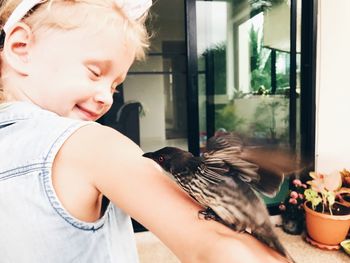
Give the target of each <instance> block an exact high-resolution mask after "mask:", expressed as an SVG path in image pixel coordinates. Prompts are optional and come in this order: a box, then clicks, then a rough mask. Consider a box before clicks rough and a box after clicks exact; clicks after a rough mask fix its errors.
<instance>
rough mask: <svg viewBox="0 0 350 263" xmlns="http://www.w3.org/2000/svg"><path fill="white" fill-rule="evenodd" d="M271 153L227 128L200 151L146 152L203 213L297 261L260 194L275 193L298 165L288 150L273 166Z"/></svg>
mask: <svg viewBox="0 0 350 263" xmlns="http://www.w3.org/2000/svg"><path fill="white" fill-rule="evenodd" d="M272 152H273V151H272V150H266V151H265V152H264V150H263V148H262V147H254V146H253V147H246V146H244V144H243V141H242V139H241V138H240V137H238V136H237V135H235V134H232V133H228V134H221V135H219V136H213V137H211V138H210V139H209V140H208V142H207V149H206V151H205V152H204V153H203V154H202V155H201V156H194V155H193V154H192V153H190V152H188V151H185V150H182V149H180V148H176V147H170V146H167V147H164V148H161V149H159V150H157V151H154V152H146V153H144V154H143V156H144V157H146V158H150V159H152V160H154V161H155V162H156V163H158V164H159V165H160V166H161V167H162V168H163V169H164V170H165V171H166V172H168V173H170V174H171V175H172V177H173V178H174V179H175V181H176V182H177V183H178V185H179V186H180V187H181V188H182V189H183V190H184V191H185V192H186V193H187V194H188V195H189V196H190V197H192V198H193V199H194V200H195V201H196V202H197V203H199V204H200V205H201V206H202V207H203V210H201V211H199V214H198V215H199V217H200V218H204V219H207V220H209V219H213V220H216V221H218V222H219V223H221V224H224V225H226V226H227V227H229V228H231V229H233V230H234V231H237V232H249V233H250V234H251V235H253V236H254V237H255V238H257V239H258V240H260V241H261V242H263V243H265V244H267V245H268V246H269V247H271V248H273V249H274V250H276V251H277V252H279V253H280V254H281V255H282V256H284V257H285V258H286V259H287V260H289V261H291V262H295V261H294V260H293V258H292V257H291V256H290V254H289V253H288V251H287V250H286V249H285V248H284V246H283V245H282V244H281V242H280V240H279V239H278V236H277V235H276V234H275V232H274V230H273V225H272V223H271V221H270V216H269V212H268V210H267V208H266V205H265V203H264V202H263V201H262V199H261V197H260V196H259V195H258V194H257V192H260V193H262V194H264V195H266V196H270V197H272V196H275V195H276V193H277V192H278V191H279V189H280V186H281V184H282V182H283V180H284V175H283V170H288V172H290V171H291V170H293V169H295V167H294V165H293V163H294V162H293V158H291V157H292V154H290V153H289V152H288V151H286V152H285V156H282V157H281V156H279V160H278V161H279V162H281V161H284V164H280V165H274V162H273V161H272V159H273V158H271V156H270V155H272ZM286 153H288V154H286ZM279 154H280V152H279ZM269 160H270V161H271V162H272V164H270V163H269Z"/></svg>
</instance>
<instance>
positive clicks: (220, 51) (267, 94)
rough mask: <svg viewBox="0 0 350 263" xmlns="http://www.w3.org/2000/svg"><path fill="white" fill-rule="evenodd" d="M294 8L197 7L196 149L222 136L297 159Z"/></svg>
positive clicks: (235, 3) (238, 2) (238, 0)
mask: <svg viewBox="0 0 350 263" xmlns="http://www.w3.org/2000/svg"><path fill="white" fill-rule="evenodd" d="M300 2H301V1H299V4H298V3H297V1H296V0H294V1H293V0H292V1H289V2H288V1H284V0H275V1H259V0H255V1H246V0H231V1H199V0H197V1H196V3H195V8H196V44H197V45H196V48H197V50H196V54H197V62H198V64H197V65H198V67H197V70H198V72H197V73H198V74H197V75H198V79H197V81H198V109H199V131H198V132H199V135H198V137H199V143H200V149H201V151H203V150H204V149H205V143H206V139H207V138H209V137H211V136H213V135H214V134H215V133H216V132H220V131H228V132H236V133H238V134H241V135H244V138H245V139H246V140H247V141H248V142H249V143H250V144H251V145H259V146H261V145H263V146H267V147H268V146H273V147H276V148H279V147H281V148H284V149H286V148H287V149H290V150H291V151H292V152H295V153H296V155H297V156H299V155H300V151H301V148H300V94H301V86H300V37H299V35H300V24H301V22H300V18H301V4H300ZM291 17H293V18H295V19H291ZM287 189H288V182H287V181H286V182H285V184H284V186H283V188H282V190H281V192H280V194H279V195H278V196H277V197H276V198H274V199H268V198H266V199H265V201H266V203H267V204H275V203H278V202H279V201H281V198H283V197H284V195H285V192H286V191H287Z"/></svg>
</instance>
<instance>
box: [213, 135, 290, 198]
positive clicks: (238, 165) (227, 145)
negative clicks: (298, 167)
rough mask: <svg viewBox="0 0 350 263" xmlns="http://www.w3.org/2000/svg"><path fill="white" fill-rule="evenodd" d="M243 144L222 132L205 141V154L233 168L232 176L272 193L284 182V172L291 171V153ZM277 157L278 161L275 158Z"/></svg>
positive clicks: (268, 193)
mask: <svg viewBox="0 0 350 263" xmlns="http://www.w3.org/2000/svg"><path fill="white" fill-rule="evenodd" d="M243 145H244V143H243V140H242V139H241V137H240V136H238V135H236V134H234V133H230V132H227V133H222V134H220V135H217V136H213V137H211V138H210V139H209V140H208V144H207V150H208V152H207V155H209V156H211V158H214V157H215V158H216V159H221V160H223V161H224V162H226V163H227V164H228V165H229V166H230V167H231V168H232V173H231V176H232V175H234V176H237V177H238V178H239V179H241V180H242V181H244V182H246V183H249V184H250V185H251V186H252V187H253V188H254V189H255V190H257V191H259V192H260V193H262V194H264V195H266V196H269V197H273V196H275V195H276V194H277V193H278V191H279V189H280V187H281V184H282V182H283V179H284V176H283V175H284V174H285V173H286V172H287V171H288V172H290V171H293V166H292V165H291V164H292V163H294V160H293V158H292V154H285V153H284V154H281V151H278V152H277V151H272V150H271V149H270V148H268V147H255V146H254V147H251V146H243ZM286 153H288V152H287V151H286ZM276 159H278V161H277V162H275V161H274V160H276Z"/></svg>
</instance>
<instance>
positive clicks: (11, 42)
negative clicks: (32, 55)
mask: <svg viewBox="0 0 350 263" xmlns="http://www.w3.org/2000/svg"><path fill="white" fill-rule="evenodd" d="M32 40H33V33H32V30H31V28H30V27H29V26H28V25H26V24H25V23H22V22H19V23H16V25H15V26H14V27H12V28H11V29H10V30H9V32H8V33H7V34H6V37H5V43H4V49H3V54H4V59H5V60H6V62H7V64H8V65H9V67H11V68H12V69H13V70H15V71H17V72H18V73H19V74H21V75H27V66H28V50H29V47H30V42H31V41H32Z"/></svg>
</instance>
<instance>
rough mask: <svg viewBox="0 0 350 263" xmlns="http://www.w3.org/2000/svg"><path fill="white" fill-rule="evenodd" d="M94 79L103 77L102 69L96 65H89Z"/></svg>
mask: <svg viewBox="0 0 350 263" xmlns="http://www.w3.org/2000/svg"><path fill="white" fill-rule="evenodd" d="M87 69H88V71H89V73H90V76H91V78H92V79H98V78H100V77H101V70H100V69H99V68H98V67H96V66H88V67H87Z"/></svg>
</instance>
